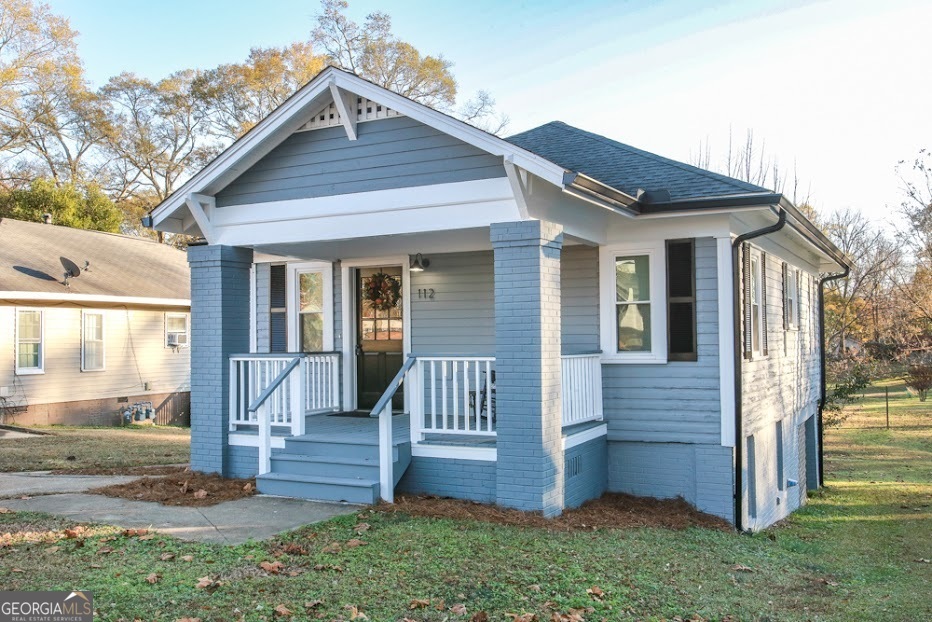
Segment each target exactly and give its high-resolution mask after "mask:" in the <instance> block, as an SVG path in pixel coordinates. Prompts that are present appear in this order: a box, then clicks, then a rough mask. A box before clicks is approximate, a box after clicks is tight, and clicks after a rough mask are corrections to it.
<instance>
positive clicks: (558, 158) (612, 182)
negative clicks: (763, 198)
mask: <svg viewBox="0 0 932 622" xmlns="http://www.w3.org/2000/svg"><path fill="white" fill-rule="evenodd" d="M505 140H507V141H508V142H510V143H512V144H514V145H517V146H518V147H521V148H522V149H526V150H528V151H530V152H532V153H536V154H537V155H539V156H541V157H542V158H546V159H547V160H550V161H551V162H553V163H555V164H558V165H560V166H562V167H563V168H565V169H567V170H569V171H572V172H575V173H583V174H584V175H587V176H589V177H591V178H593V179H595V180H597V181H599V182H601V183H603V184H606V185H608V186H611V187H613V188H615V189H616V190H621V191H622V192H624V193H626V194H629V195H631V196H637V191H638V189H643V190H647V191H660V190H666V191H668V192H669V193H670V197H671V199H672V200H674V201H677V200H683V199H698V198H704V197H719V196H728V195H739V194H748V193H757V192H769V190H767V189H766V188H762V187H760V186H755V185H754V184H749V183H747V182H744V181H740V180H738V179H733V178H731V177H727V176H725V175H719V174H718V173H712V172H710V171H707V170H704V169H701V168H698V167H695V166H691V165H689V164H685V163H683V162H677V161H676V160H671V159H669V158H664V157H662V156H658V155H656V154H653V153H650V152H648V151H644V150H642V149H637V148H635V147H631V146H629V145H625V144H623V143H620V142H617V141H614V140H612V139H610V138H606V137H604V136H599V135H598V134H593V133H592V132H587V131H585V130H581V129H579V128H575V127H573V126H571V125H567V124H566V123H563V122H561V121H551V122H550V123H547V124H545V125H541V126H540V127H536V128H534V129H531V130H527V131H526V132H521V133H520V134H515V135H514V136H510V137H508V138H506V139H505Z"/></svg>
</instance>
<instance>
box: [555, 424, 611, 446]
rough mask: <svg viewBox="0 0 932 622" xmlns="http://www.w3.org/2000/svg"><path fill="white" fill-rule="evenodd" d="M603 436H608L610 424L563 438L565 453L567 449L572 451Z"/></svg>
mask: <svg viewBox="0 0 932 622" xmlns="http://www.w3.org/2000/svg"><path fill="white" fill-rule="evenodd" d="M602 436H608V424H605V423H603V424H601V425H597V426H593V427H591V428H588V429H586V430H583V431H582V432H577V433H576V434H570V435H569V436H564V437H563V451H566V450H567V449H572V448H573V447H576V446H577V445H582V444H583V443H588V442H589V441H593V440H595V439H597V438H600V437H602Z"/></svg>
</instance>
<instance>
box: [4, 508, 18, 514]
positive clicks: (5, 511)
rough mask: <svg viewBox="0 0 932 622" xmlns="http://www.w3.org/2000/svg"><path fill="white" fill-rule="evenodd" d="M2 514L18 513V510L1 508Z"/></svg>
mask: <svg viewBox="0 0 932 622" xmlns="http://www.w3.org/2000/svg"><path fill="white" fill-rule="evenodd" d="M0 514H16V512H14V511H13V510H11V509H10V508H0Z"/></svg>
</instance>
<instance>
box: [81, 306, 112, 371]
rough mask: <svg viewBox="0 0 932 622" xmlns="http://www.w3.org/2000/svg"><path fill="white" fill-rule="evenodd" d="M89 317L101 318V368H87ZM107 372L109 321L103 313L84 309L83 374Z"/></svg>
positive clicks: (82, 333)
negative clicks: (86, 353) (86, 352)
mask: <svg viewBox="0 0 932 622" xmlns="http://www.w3.org/2000/svg"><path fill="white" fill-rule="evenodd" d="M88 315H99V316H100V354H101V365H100V367H97V368H94V369H90V368H88V366H87V360H86V359H85V349H86V346H87V323H86V322H87V320H86V319H85V318H86V317H87V316H88ZM106 370H107V319H106V316H105V315H104V312H103V311H100V310H96V311H89V310H87V309H83V310H82V311H81V371H82V372H97V371H106Z"/></svg>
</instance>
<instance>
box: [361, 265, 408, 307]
mask: <svg viewBox="0 0 932 622" xmlns="http://www.w3.org/2000/svg"><path fill="white" fill-rule="evenodd" d="M400 298H401V282H400V281H399V280H398V279H397V278H395V277H393V276H392V275H390V274H385V273H384V272H376V273H375V274H373V275H372V276H370V277H369V283H368V284H367V285H366V290H365V299H366V301H367V302H368V303H369V304H370V305H372V306H373V307H374V308H375V309H378V310H379V311H388V310H389V309H391V308H393V307H394V306H395V305H397V304H398V300H399V299H400Z"/></svg>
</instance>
